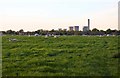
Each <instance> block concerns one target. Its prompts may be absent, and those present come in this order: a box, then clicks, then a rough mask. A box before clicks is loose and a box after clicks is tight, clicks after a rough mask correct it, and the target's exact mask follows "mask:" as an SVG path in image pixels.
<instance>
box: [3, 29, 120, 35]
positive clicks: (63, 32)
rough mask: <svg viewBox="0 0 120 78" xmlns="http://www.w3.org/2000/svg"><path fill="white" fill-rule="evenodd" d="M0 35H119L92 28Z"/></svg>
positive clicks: (16, 32) (114, 32)
mask: <svg viewBox="0 0 120 78" xmlns="http://www.w3.org/2000/svg"><path fill="white" fill-rule="evenodd" d="M2 34H5V35H7V34H8V35H34V34H39V35H48V34H53V35H108V34H109V35H120V30H111V29H107V30H106V31H104V30H98V29H97V28H94V29H92V30H89V31H69V30H65V29H64V30H54V29H52V30H43V29H39V30H37V31H27V32H24V30H23V29H20V30H19V31H13V30H11V29H10V30H7V31H2Z"/></svg>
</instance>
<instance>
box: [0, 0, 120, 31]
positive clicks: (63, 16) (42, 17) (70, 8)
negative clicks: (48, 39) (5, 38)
mask: <svg viewBox="0 0 120 78" xmlns="http://www.w3.org/2000/svg"><path fill="white" fill-rule="evenodd" d="M118 1H119V0H0V30H9V29H12V30H15V31H18V30H20V29H24V30H25V31H28V30H30V31H35V30H38V29H46V30H51V29H58V28H66V29H68V27H69V26H75V25H77V26H80V30H82V28H83V26H86V25H87V19H88V18H89V19H91V29H93V28H98V29H100V30H101V29H102V30H106V29H108V28H110V29H118Z"/></svg>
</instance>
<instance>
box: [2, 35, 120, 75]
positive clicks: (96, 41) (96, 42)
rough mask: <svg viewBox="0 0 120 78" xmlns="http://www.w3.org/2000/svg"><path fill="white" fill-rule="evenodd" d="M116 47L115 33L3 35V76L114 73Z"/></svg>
mask: <svg viewBox="0 0 120 78" xmlns="http://www.w3.org/2000/svg"><path fill="white" fill-rule="evenodd" d="M8 38H16V39H18V40H20V41H17V42H11V41H9V39H8ZM118 48H119V46H118V38H117V37H116V36H114V37H113V36H111V37H98V36H91V37H89V36H60V37H58V38H54V37H48V38H45V37H44V36H42V37H41V36H39V37H35V36H31V37H28V36H3V37H2V72H3V73H2V75H3V76H117V75H118V58H112V56H113V55H114V54H116V53H118Z"/></svg>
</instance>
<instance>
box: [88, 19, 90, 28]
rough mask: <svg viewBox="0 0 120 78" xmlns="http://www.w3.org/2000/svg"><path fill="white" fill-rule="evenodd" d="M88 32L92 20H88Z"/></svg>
mask: <svg viewBox="0 0 120 78" xmlns="http://www.w3.org/2000/svg"><path fill="white" fill-rule="evenodd" d="M88 30H90V19H88Z"/></svg>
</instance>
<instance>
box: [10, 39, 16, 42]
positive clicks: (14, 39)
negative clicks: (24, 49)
mask: <svg viewBox="0 0 120 78" xmlns="http://www.w3.org/2000/svg"><path fill="white" fill-rule="evenodd" d="M9 41H13V42H15V41H18V40H17V39H15V38H9Z"/></svg>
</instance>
